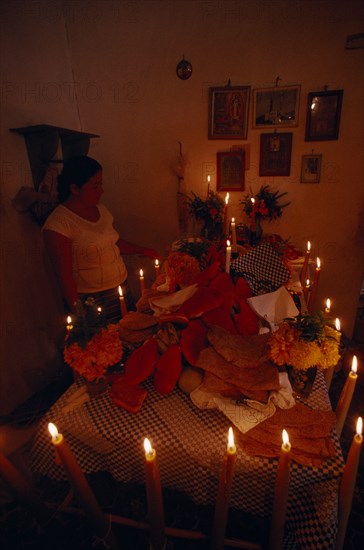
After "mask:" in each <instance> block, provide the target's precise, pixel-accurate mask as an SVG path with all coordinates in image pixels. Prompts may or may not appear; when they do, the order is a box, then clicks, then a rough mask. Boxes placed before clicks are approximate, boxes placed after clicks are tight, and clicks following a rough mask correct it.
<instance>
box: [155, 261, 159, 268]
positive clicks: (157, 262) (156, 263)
mask: <svg viewBox="0 0 364 550" xmlns="http://www.w3.org/2000/svg"><path fill="white" fill-rule="evenodd" d="M155 266H156V267H158V266H159V260H158V259H157V260H156V261H155Z"/></svg>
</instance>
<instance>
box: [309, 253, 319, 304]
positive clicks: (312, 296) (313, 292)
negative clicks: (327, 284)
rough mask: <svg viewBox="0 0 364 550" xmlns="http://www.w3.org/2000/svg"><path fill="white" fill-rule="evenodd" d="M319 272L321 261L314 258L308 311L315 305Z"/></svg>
mask: <svg viewBox="0 0 364 550" xmlns="http://www.w3.org/2000/svg"><path fill="white" fill-rule="evenodd" d="M320 273H321V261H320V258H316V269H315V275H314V278H313V283H312V287H311V294H310V298H309V302H308V309H309V312H310V313H312V312H313V309H314V305H315V298H316V292H317V287H318V283H319V279H320Z"/></svg>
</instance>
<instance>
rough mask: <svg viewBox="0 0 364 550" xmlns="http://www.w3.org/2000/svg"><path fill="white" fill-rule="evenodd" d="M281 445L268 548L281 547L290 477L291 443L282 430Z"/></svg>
mask: <svg viewBox="0 0 364 550" xmlns="http://www.w3.org/2000/svg"><path fill="white" fill-rule="evenodd" d="M282 441H283V443H282V446H281V454H280V457H279V463H278V471H277V477H276V483H275V487H274V503H273V513H272V521H271V530H270V544H269V548H270V549H272V550H281V548H282V547H283V545H282V542H283V534H284V523H285V519H286V511H287V503H288V490H289V478H290V460H291V444H290V442H289V437H288V433H287V432H286V430H283V431H282Z"/></svg>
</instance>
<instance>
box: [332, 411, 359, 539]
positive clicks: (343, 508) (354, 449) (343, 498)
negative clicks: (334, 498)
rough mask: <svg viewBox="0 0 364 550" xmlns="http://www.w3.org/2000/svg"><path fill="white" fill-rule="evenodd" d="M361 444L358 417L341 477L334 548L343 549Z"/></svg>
mask: <svg viewBox="0 0 364 550" xmlns="http://www.w3.org/2000/svg"><path fill="white" fill-rule="evenodd" d="M362 444H363V419H362V418H361V417H360V416H359V418H358V421H357V423H356V434H355V435H354V438H353V441H352V443H351V447H350V451H349V454H348V457H347V460H346V464H345V468H344V472H343V477H342V479H341V485H340V492H339V511H338V519H339V526H338V532H337V535H336V548H343V547H344V539H345V532H346V527H347V524H348V519H349V516H350V511H351V505H352V501H353V495H354V489H355V484H356V478H357V474H358V466H359V459H360V452H361V447H362Z"/></svg>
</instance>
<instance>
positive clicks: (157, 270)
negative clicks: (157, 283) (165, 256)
mask: <svg viewBox="0 0 364 550" xmlns="http://www.w3.org/2000/svg"><path fill="white" fill-rule="evenodd" d="M154 269H155V276H156V278H157V277H158V275H159V270H160V265H159V260H158V258H157V259H156V260H155V261H154Z"/></svg>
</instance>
